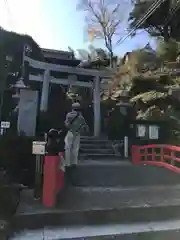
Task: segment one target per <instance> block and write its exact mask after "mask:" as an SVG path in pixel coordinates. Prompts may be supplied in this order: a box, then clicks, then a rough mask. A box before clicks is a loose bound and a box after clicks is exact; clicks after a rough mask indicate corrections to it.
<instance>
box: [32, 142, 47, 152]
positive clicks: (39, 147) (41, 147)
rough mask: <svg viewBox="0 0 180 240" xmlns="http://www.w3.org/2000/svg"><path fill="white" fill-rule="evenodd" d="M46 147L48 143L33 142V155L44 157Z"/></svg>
mask: <svg viewBox="0 0 180 240" xmlns="http://www.w3.org/2000/svg"><path fill="white" fill-rule="evenodd" d="M45 146H46V142H33V144H32V154H34V155H44V154H45Z"/></svg>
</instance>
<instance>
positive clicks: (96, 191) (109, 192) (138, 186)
mask: <svg viewBox="0 0 180 240" xmlns="http://www.w3.org/2000/svg"><path fill="white" fill-rule="evenodd" d="M86 154H87V155H86ZM108 154H109V155H108ZM81 159H83V160H84V161H83V160H82V161H80V163H79V165H78V166H77V169H75V172H74V174H73V176H72V186H70V187H69V188H68V189H65V190H64V192H62V193H61V194H60V195H59V196H58V198H57V206H56V207H55V208H48V209H47V208H45V207H43V206H42V203H41V201H35V200H34V199H33V191H31V190H28V191H27V190H26V191H23V192H22V194H21V202H20V204H19V207H18V209H17V213H16V215H15V216H14V219H13V221H12V227H13V229H14V232H16V234H15V236H14V238H12V239H13V240H21V239H37V240H39V239H54V240H55V239H57V240H60V239H61V240H62V239H69V240H70V239H74V240H75V239H76V240H77V239H79V240H83V239H84V240H88V239H89V240H90V239H92V240H99V239H119V240H144V239H147V240H148V239H149V240H150V239H152V240H156V239H158V240H169V239H172V240H179V239H180V176H179V175H178V174H174V173H173V172H170V171H168V170H167V169H164V168H157V167H153V166H146V165H142V166H134V165H133V164H131V162H130V161H119V160H121V159H122V158H121V157H117V156H116V155H115V154H114V153H113V150H112V145H111V142H110V141H108V140H107V139H105V138H101V139H97V138H94V137H83V138H82V139H81ZM113 160H115V161H113ZM25 229H26V230H25ZM33 234H34V238H33ZM28 237H29V238H28Z"/></svg>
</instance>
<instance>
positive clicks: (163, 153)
mask: <svg viewBox="0 0 180 240" xmlns="http://www.w3.org/2000/svg"><path fill="white" fill-rule="evenodd" d="M132 162H133V164H148V165H154V166H157V167H165V168H167V169H169V170H171V171H173V172H175V173H180V147H178V146H171V145H164V144H152V145H144V146H137V145H133V146H132Z"/></svg>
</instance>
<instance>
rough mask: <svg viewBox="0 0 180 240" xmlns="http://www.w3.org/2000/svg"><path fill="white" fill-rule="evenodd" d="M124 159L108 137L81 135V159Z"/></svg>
mask: <svg viewBox="0 0 180 240" xmlns="http://www.w3.org/2000/svg"><path fill="white" fill-rule="evenodd" d="M98 159H102V160H110V159H111V160H122V157H121V155H120V154H117V153H116V152H115V150H114V148H113V145H112V141H110V140H108V139H107V138H106V137H100V138H97V137H89V136H88V137H86V136H84V137H81V142H80V160H98Z"/></svg>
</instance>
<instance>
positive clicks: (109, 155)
mask: <svg viewBox="0 0 180 240" xmlns="http://www.w3.org/2000/svg"><path fill="white" fill-rule="evenodd" d="M114 158H117V159H119V160H120V159H121V157H120V156H116V155H115V154H114V153H81V154H80V160H88V161H89V160H96V159H102V160H106V159H112V160H113V159H114Z"/></svg>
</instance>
